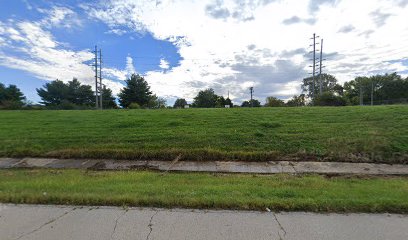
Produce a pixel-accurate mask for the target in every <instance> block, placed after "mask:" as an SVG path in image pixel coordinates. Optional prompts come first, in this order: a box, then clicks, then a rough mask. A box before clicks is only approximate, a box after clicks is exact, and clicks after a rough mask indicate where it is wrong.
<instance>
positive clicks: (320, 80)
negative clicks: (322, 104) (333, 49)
mask: <svg viewBox="0 0 408 240" xmlns="http://www.w3.org/2000/svg"><path fill="white" fill-rule="evenodd" d="M322 64H323V38H322V39H321V41H320V65H319V68H320V71H319V94H320V95H322Z"/></svg>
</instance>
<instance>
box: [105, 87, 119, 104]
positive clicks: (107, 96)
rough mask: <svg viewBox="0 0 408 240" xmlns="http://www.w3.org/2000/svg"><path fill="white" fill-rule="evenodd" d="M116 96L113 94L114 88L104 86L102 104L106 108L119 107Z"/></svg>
mask: <svg viewBox="0 0 408 240" xmlns="http://www.w3.org/2000/svg"><path fill="white" fill-rule="evenodd" d="M115 100H116V99H115V97H113V95H112V90H110V89H109V88H106V87H105V86H104V87H103V91H102V106H103V108H104V109H112V108H118V105H117V104H116V101H115Z"/></svg>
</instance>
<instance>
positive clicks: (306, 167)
mask: <svg viewBox="0 0 408 240" xmlns="http://www.w3.org/2000/svg"><path fill="white" fill-rule="evenodd" d="M8 168H55V169H61V168H75V169H92V170H134V169H152V170H158V171H164V172H167V171H189V172H223V173H259V174H275V173H290V174H302V173H316V174H359V175H408V165H403V164H375V163H347V162H289V161H271V162H242V161H199V162H194V161H178V162H170V161H142V160H134V161H132V160H112V159H107V160H103V159H101V160H97V159H53V158H23V159H17V158H16V159H13V158H0V169H8Z"/></svg>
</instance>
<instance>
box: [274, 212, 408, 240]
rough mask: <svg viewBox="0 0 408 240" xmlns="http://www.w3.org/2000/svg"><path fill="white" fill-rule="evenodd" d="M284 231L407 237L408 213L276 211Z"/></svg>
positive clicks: (297, 235)
mask: <svg viewBox="0 0 408 240" xmlns="http://www.w3.org/2000/svg"><path fill="white" fill-rule="evenodd" d="M276 216H277V218H278V219H279V222H280V224H281V225H282V227H283V228H284V229H285V231H286V233H287V234H286V236H285V238H284V239H285V240H292V239H293V240H295V239H322V240H323V239H328V240H329V239H338V240H343V239H344V240H348V239H359V240H365V239H367V240H377V239H378V240H380V239H408V228H407V226H408V216H407V215H398V214H392V215H391V214H313V213H301V212H299V213H277V214H276Z"/></svg>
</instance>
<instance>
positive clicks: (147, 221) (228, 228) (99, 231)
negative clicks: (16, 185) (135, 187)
mask: <svg viewBox="0 0 408 240" xmlns="http://www.w3.org/2000/svg"><path fill="white" fill-rule="evenodd" d="M0 239H1V240H9V239H21V240H24V239H25V240H27V239H33V240H35V239H38V240H47V239H50V240H51V239H52V240H55V239H58V240H66V239H75V240H82V239H87V240H88V239H95V240H103V239H106V240H108V239H109V240H111V239H121V240H126V239H132V240H137V239H141V240H153V239H189V240H190V239H234V240H237V239H268V240H271V239H302V240H309V239H313V240H315V239H336V240H339V239H360V240H363V239H370V240H374V239H389V240H391V239H396V240H397V239H398V240H401V239H408V215H397V214H315V213H302V212H296V213H295V212H293V213H273V212H246V211H203V210H184V209H183V210H182V209H173V210H171V209H150V208H149V209H147V208H145V209H142V208H130V209H124V208H118V207H72V206H38V205H8V204H0Z"/></svg>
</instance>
